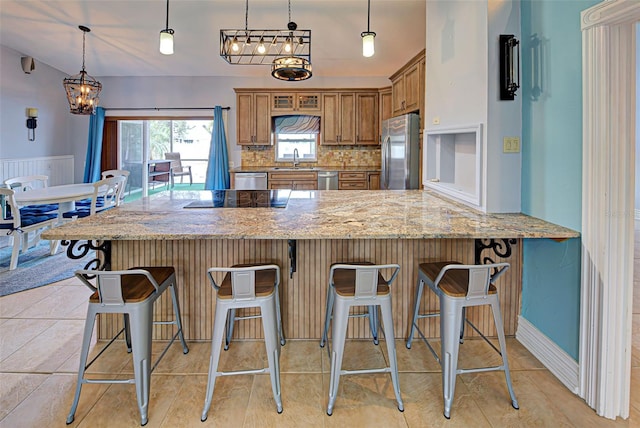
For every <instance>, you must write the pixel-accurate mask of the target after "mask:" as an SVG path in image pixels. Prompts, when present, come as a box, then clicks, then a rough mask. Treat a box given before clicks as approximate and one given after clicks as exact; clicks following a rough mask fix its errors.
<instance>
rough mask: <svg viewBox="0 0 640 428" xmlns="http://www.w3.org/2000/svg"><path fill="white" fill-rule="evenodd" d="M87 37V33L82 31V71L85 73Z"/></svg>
mask: <svg viewBox="0 0 640 428" xmlns="http://www.w3.org/2000/svg"><path fill="white" fill-rule="evenodd" d="M86 35H87V33H86V31H84V30H82V71H84V53H85V52H84V40H85V36H86Z"/></svg>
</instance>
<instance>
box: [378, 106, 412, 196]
mask: <svg viewBox="0 0 640 428" xmlns="http://www.w3.org/2000/svg"><path fill="white" fill-rule="evenodd" d="M419 127H420V116H418V115H417V114H416V113H409V114H405V115H402V116H397V117H392V118H391V119H387V120H385V121H383V122H382V172H381V174H380V188H381V189H385V190H392V189H418V188H419V186H420V183H419V168H420V153H419V151H420V143H419V138H420V137H419V133H420V129H419Z"/></svg>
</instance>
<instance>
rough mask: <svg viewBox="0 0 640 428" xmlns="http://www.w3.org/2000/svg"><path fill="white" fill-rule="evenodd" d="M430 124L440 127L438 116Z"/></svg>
mask: <svg viewBox="0 0 640 428" xmlns="http://www.w3.org/2000/svg"><path fill="white" fill-rule="evenodd" d="M432 123H433V124H434V125H440V116H436V117H434V118H433V121H432Z"/></svg>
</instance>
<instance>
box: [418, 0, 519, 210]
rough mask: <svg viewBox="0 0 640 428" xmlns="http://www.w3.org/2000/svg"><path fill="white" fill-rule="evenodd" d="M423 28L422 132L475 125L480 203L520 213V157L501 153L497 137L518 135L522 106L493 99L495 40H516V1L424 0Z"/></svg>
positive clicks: (495, 86) (496, 95)
mask: <svg viewBox="0 0 640 428" xmlns="http://www.w3.org/2000/svg"><path fill="white" fill-rule="evenodd" d="M426 28H427V30H426V33H427V36H426V37H427V39H426V45H427V57H426V107H425V128H426V129H427V130H429V129H437V128H454V127H463V126H468V125H477V124H479V123H481V124H482V125H483V135H482V142H483V149H482V150H483V154H482V155H483V158H484V161H483V169H484V172H483V176H484V178H483V180H482V195H483V204H482V205H483V207H484V208H485V209H486V211H488V212H520V209H521V203H520V187H521V186H520V167H521V154H520V153H518V154H504V153H502V146H503V145H502V139H503V137H505V136H517V137H519V136H520V135H521V111H522V103H521V101H520V99H519V98H518V97H516V100H514V101H499V89H498V70H499V67H498V36H499V35H500V34H515V35H516V37H518V38H519V37H520V36H519V34H520V3H519V2H518V1H514V0H490V1H489V2H483V1H445V0H438V1H429V2H427V27H426ZM436 118H437V119H439V122H440V123H439V124H435V123H434V119H436ZM505 177H507V178H506V179H505Z"/></svg>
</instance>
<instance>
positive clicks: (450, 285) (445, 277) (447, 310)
mask: <svg viewBox="0 0 640 428" xmlns="http://www.w3.org/2000/svg"><path fill="white" fill-rule="evenodd" d="M508 268H509V263H493V264H486V265H463V264H461V263H459V262H436V263H421V264H420V267H419V270H418V285H417V287H416V296H415V302H414V310H413V319H412V321H411V326H410V328H409V337H408V339H407V348H409V349H411V342H412V341H413V333H414V330H417V331H418V334H419V336H420V338H421V339H422V340H423V341H424V343H425V344H426V345H427V347H428V348H429V350H430V351H431V353H432V354H433V356H434V357H435V358H436V360H437V361H438V363H440V366H441V367H442V392H443V397H444V416H445V417H446V418H447V419H449V418H450V417H451V404H452V403H453V397H454V392H455V387H456V376H457V375H458V374H462V373H476V372H486V371H495V370H502V371H504V374H505V377H506V380H507V388H508V389H509V395H510V396H511V405H512V406H513V408H515V409H518V408H519V407H518V400H516V395H515V393H514V392H513V386H512V385H511V374H510V372H509V362H508V361H507V346H506V341H505V337H504V326H503V323H502V315H501V312H500V302H499V301H498V292H497V289H496V287H495V285H494V282H495V280H496V279H498V277H499V276H500V275H502V274H503V273H504V272H505V271H506V270H507V269H508ZM492 269H494V273H493V274H492V273H491V270H492ZM425 283H426V284H427V285H428V286H429V288H430V289H431V290H432V291H433V292H434V293H436V295H437V296H438V298H439V299H440V312H439V313H431V314H420V313H419V311H420V302H421V299H422V291H423V288H424V284H425ZM481 305H491V309H492V312H493V320H494V322H495V325H496V331H497V333H498V341H499V343H500V349H498V348H496V346H495V345H494V344H493V343H491V342H490V341H489V339H487V338H486V336H485V335H484V334H482V332H481V331H480V330H478V328H477V327H476V326H475V325H473V324H472V323H471V321H469V320H468V319H467V318H466V313H465V312H466V311H465V309H466V308H467V307H470V306H481ZM436 316H439V317H440V342H441V352H440V357H438V354H437V353H436V351H435V350H434V349H433V347H432V346H431V344H430V343H429V341H428V340H427V338H426V337H425V335H424V334H423V333H422V331H421V330H420V328H419V327H418V324H417V322H418V320H419V319H421V318H430V317H436ZM465 321H466V322H467V323H468V324H469V325H470V326H471V327H472V328H473V329H474V330H475V331H476V332H478V334H480V336H481V337H482V338H483V339H484V340H485V341H486V342H487V343H488V344H489V345H491V347H492V348H493V349H494V350H495V351H496V352H497V353H498V354H500V356H501V357H502V365H500V366H495V367H481V368H473V369H459V368H458V351H459V348H460V343H462V342H463V336H464V326H465Z"/></svg>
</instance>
